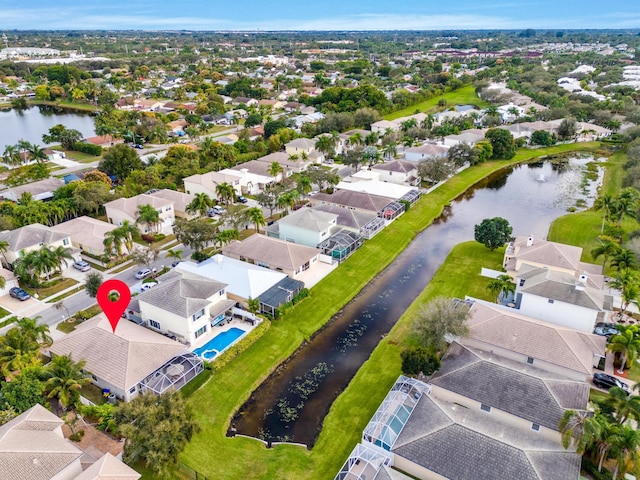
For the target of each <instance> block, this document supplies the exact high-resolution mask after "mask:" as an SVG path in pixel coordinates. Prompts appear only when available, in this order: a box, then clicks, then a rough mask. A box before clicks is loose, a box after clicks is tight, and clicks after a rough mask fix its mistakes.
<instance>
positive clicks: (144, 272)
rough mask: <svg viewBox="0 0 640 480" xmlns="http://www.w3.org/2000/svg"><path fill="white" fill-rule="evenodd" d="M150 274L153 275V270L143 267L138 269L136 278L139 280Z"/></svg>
mask: <svg viewBox="0 0 640 480" xmlns="http://www.w3.org/2000/svg"><path fill="white" fill-rule="evenodd" d="M149 275H151V270H150V269H148V268H143V269H142V270H138V271H137V272H136V278H137V279H138V280H142V279H144V278H147V277H148V276H149Z"/></svg>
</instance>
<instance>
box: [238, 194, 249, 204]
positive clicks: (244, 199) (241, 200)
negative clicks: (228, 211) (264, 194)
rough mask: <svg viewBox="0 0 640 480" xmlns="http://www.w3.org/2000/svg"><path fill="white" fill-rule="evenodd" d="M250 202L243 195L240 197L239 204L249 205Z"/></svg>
mask: <svg viewBox="0 0 640 480" xmlns="http://www.w3.org/2000/svg"><path fill="white" fill-rule="evenodd" d="M248 201H249V200H248V199H247V197H243V196H242V195H240V196H239V197H238V202H240V203H247V202H248Z"/></svg>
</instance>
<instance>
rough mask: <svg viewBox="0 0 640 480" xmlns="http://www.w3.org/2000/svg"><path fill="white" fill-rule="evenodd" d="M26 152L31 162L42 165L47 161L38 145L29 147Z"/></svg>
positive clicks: (45, 155)
mask: <svg viewBox="0 0 640 480" xmlns="http://www.w3.org/2000/svg"><path fill="white" fill-rule="evenodd" d="M27 151H28V153H29V158H30V159H31V160H35V161H36V163H44V162H46V161H47V160H49V157H47V154H46V153H44V149H42V148H41V147H40V146H39V145H35V144H32V145H30V146H29V148H28V149H27Z"/></svg>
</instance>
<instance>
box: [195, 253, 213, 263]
mask: <svg viewBox="0 0 640 480" xmlns="http://www.w3.org/2000/svg"><path fill="white" fill-rule="evenodd" d="M207 258H209V255H207V254H206V253H204V252H193V253H192V254H191V260H195V261H196V262H198V263H200V262H204V261H205V260H206V259H207Z"/></svg>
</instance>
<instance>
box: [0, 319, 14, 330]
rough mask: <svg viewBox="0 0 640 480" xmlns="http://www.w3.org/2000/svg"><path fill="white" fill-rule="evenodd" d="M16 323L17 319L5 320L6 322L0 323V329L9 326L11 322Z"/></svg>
mask: <svg viewBox="0 0 640 480" xmlns="http://www.w3.org/2000/svg"><path fill="white" fill-rule="evenodd" d="M16 321H18V317H11V318H7V319H6V320H4V321H2V322H0V328H4V327H6V326H7V325H11V324H12V323H13V322H16Z"/></svg>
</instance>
